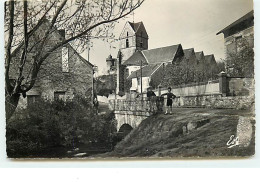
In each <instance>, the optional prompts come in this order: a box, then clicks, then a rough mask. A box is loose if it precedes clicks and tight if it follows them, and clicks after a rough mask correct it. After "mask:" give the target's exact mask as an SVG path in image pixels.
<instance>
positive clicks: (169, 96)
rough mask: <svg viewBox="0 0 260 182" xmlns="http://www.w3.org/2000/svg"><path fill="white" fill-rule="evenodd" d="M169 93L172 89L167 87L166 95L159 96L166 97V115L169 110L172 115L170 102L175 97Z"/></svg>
mask: <svg viewBox="0 0 260 182" xmlns="http://www.w3.org/2000/svg"><path fill="white" fill-rule="evenodd" d="M171 91H172V88H171V87H168V93H165V94H162V95H161V96H165V95H167V103H166V106H167V108H166V112H165V114H168V113H169V110H170V114H172V101H173V99H175V98H176V95H174V94H173V93H172V92H171Z"/></svg>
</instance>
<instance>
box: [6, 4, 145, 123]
mask: <svg viewBox="0 0 260 182" xmlns="http://www.w3.org/2000/svg"><path fill="white" fill-rule="evenodd" d="M143 1H144V0H131V1H128V0H104V1H100V0H93V1H86V0H76V1H75V0H59V1H57V0H47V1H27V0H24V1H6V2H5V25H4V27H5V37H6V42H5V43H6V44H5V53H6V54H5V55H6V57H5V66H6V70H5V86H6V90H5V94H6V118H7V120H8V119H9V118H10V117H11V116H12V114H13V112H14V111H15V109H16V107H17V104H18V102H19V98H20V95H21V94H22V95H24V96H25V95H26V92H28V91H29V90H30V89H31V88H32V87H33V86H34V85H35V82H36V80H37V75H38V72H39V70H40V69H41V66H42V65H43V64H44V63H45V61H46V59H47V58H48V56H49V55H50V54H51V53H52V52H54V51H56V50H58V49H59V48H60V47H62V46H63V45H66V44H68V43H71V44H72V45H73V47H74V48H75V49H76V50H77V51H78V52H83V51H84V50H85V49H87V48H88V47H89V45H90V42H91V39H95V38H100V39H107V40H113V38H114V35H113V33H112V31H111V30H113V28H114V26H115V23H116V22H117V21H118V20H120V19H121V18H123V17H126V16H127V15H129V14H130V13H132V12H133V11H134V10H136V9H137V8H138V7H140V6H141V5H142V3H143ZM46 20H48V21H49V24H48V26H45V27H44V30H43V31H41V35H40V36H38V35H37V36H35V32H36V31H37V30H38V29H39V27H40V25H42V24H43V23H44V22H46ZM55 29H58V30H65V38H64V39H63V40H60V41H58V42H53V41H52V36H53V32H54V31H55ZM35 37H38V38H39V40H37V41H34V43H32V41H31V40H32V39H34V38H35ZM50 42H53V44H50ZM17 47H19V49H20V50H21V55H19V57H18V58H17V59H12V54H13V52H14V50H15V49H16V48H17ZM47 48H48V50H47V51H46V49H47ZM44 50H45V51H44ZM29 54H33V56H29ZM12 64H16V65H18V67H17V70H13V72H14V73H16V75H15V76H14V78H11V77H10V70H11V68H10V66H11V65H12ZM25 65H26V66H27V67H28V70H31V71H30V72H27V73H26V72H25V69H24V68H25Z"/></svg>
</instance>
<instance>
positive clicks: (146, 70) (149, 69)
mask: <svg viewBox="0 0 260 182" xmlns="http://www.w3.org/2000/svg"><path fill="white" fill-rule="evenodd" d="M161 65H162V63H158V64H149V65H147V66H144V67H143V68H142V77H150V76H151V75H152V74H153V73H154V72H155V71H156V70H157V69H158V68H159V67H160V66H161ZM137 77H141V69H139V70H137V71H134V72H132V73H131V74H130V75H129V76H128V78H127V79H132V78H137Z"/></svg>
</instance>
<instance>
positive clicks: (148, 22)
mask: <svg viewBox="0 0 260 182" xmlns="http://www.w3.org/2000/svg"><path fill="white" fill-rule="evenodd" d="M252 9H253V1H252V0H145V2H144V3H143V4H142V6H141V7H139V8H138V9H137V10H136V11H135V13H134V16H133V15H129V16H128V18H126V19H121V20H120V21H119V23H117V24H116V26H115V29H114V34H115V36H116V38H118V37H119V35H120V33H121V31H122V30H123V27H124V25H125V23H126V21H131V22H132V21H133V19H134V22H140V21H142V22H143V23H144V26H145V28H146V31H147V33H148V36H149V40H148V47H149V48H148V49H153V48H159V47H165V46H169V45H175V44H181V45H182V47H183V49H188V48H194V49H195V51H196V52H197V51H203V52H204V54H205V55H207V54H214V55H215V58H216V60H217V61H218V60H221V58H222V59H223V58H224V36H223V34H220V35H216V33H217V32H218V31H220V30H222V29H223V28H225V27H226V26H228V25H229V24H231V23H232V22H234V21H235V20H237V19H238V18H240V17H242V16H243V15H245V14H246V13H248V12H249V11H251V10H252ZM112 47H116V48H112ZM118 47H119V44H118V42H114V43H113V44H111V46H110V44H108V43H106V42H104V41H101V40H95V41H94V42H93V47H92V48H91V50H90V54H89V57H90V62H91V63H92V64H94V65H97V66H98V70H99V74H102V73H103V72H104V71H105V69H106V58H107V57H108V55H110V54H111V55H112V56H113V57H116V56H117V52H118ZM83 57H85V58H87V53H84V54H83Z"/></svg>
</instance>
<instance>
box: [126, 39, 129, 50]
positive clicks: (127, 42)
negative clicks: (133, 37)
mask: <svg viewBox="0 0 260 182" xmlns="http://www.w3.org/2000/svg"><path fill="white" fill-rule="evenodd" d="M128 47H129V41H128V39H126V48H128Z"/></svg>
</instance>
